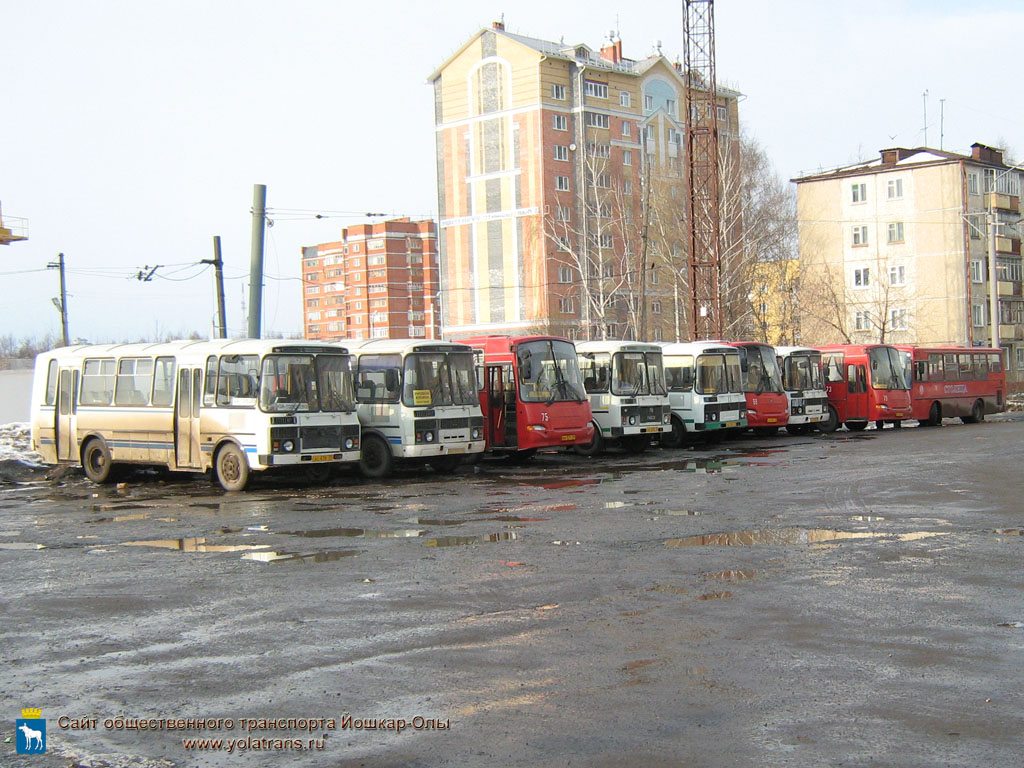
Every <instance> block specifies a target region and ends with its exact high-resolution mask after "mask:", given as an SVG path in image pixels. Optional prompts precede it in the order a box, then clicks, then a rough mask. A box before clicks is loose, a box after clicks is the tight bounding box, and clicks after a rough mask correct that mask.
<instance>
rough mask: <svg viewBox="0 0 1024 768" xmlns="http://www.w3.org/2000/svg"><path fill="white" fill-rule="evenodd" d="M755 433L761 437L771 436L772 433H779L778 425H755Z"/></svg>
mask: <svg viewBox="0 0 1024 768" xmlns="http://www.w3.org/2000/svg"><path fill="white" fill-rule="evenodd" d="M754 434H756V435H759V436H760V437H771V436H772V435H777V434H779V428H778V427H754Z"/></svg>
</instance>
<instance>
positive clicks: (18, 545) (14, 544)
mask: <svg viewBox="0 0 1024 768" xmlns="http://www.w3.org/2000/svg"><path fill="white" fill-rule="evenodd" d="M0 549H46V545H45V544H30V543H29V542H27V541H4V542H0Z"/></svg>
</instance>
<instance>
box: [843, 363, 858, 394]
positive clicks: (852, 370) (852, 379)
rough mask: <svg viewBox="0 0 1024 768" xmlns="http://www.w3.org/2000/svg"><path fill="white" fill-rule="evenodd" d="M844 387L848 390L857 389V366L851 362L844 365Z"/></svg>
mask: <svg viewBox="0 0 1024 768" xmlns="http://www.w3.org/2000/svg"><path fill="white" fill-rule="evenodd" d="M846 389H847V391H848V392H856V391H857V366H856V365H854V364H853V363H850V364H849V365H847V366H846Z"/></svg>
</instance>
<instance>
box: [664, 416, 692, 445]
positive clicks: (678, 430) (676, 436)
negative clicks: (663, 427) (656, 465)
mask: <svg viewBox="0 0 1024 768" xmlns="http://www.w3.org/2000/svg"><path fill="white" fill-rule="evenodd" d="M684 442H686V427H684V426H683V422H681V421H680V420H679V419H677V418H676V417H675V416H673V417H672V431H671V432H662V433H661V445H662V447H663V448H682V447H683V443H684Z"/></svg>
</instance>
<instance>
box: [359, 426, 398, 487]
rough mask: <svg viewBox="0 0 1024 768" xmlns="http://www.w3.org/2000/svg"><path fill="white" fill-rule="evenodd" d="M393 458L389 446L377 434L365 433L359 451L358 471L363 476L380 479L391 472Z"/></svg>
mask: <svg viewBox="0 0 1024 768" xmlns="http://www.w3.org/2000/svg"><path fill="white" fill-rule="evenodd" d="M393 464H394V459H393V458H392V456H391V448H389V447H388V444H387V443H386V442H384V440H383V438H381V437H380V436H379V435H367V436H366V437H364V438H363V447H362V449H361V450H360V451H359V471H360V472H362V474H363V477H368V478H370V479H371V480H380V479H382V478H385V477H387V476H388V475H390V474H391V467H392V465H393Z"/></svg>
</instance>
